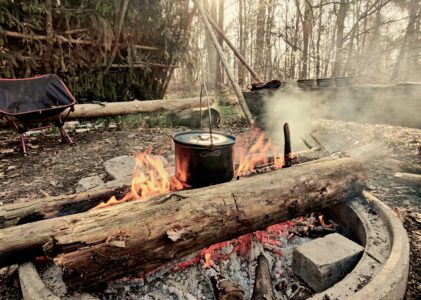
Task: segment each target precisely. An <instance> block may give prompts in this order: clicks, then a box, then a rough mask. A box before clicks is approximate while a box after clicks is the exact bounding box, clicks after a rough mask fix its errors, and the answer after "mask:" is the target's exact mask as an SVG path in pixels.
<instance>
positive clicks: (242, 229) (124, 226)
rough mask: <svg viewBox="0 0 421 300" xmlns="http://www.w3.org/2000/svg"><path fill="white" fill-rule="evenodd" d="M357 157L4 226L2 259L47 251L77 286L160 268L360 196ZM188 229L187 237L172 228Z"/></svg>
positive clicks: (70, 284)
mask: <svg viewBox="0 0 421 300" xmlns="http://www.w3.org/2000/svg"><path fill="white" fill-rule="evenodd" d="M366 177H367V175H366V171H365V169H364V168H363V166H362V165H361V164H360V163H359V162H358V161H356V160H353V159H351V158H341V159H335V160H330V161H321V162H311V163H307V164H301V165H298V166H296V167H291V168H288V169H282V170H278V171H274V172H269V173H265V174H261V175H259V176H253V177H250V178H244V179H241V180H238V181H231V182H228V183H224V184H220V185H216V186H211V187H207V188H201V189H193V190H183V191H178V192H176V193H172V194H168V195H165V196H158V197H154V198H151V199H149V200H144V201H135V202H129V203H123V204H120V205H117V206H112V207H108V208H105V209H99V210H91V211H89V212H85V213H81V214H76V215H72V216H65V217H60V218H54V219H49V220H43V221H38V222H35V223H31V224H24V225H19V226H15V227H10V228H6V229H2V230H0V265H1V266H6V265H11V264H14V263H18V262H22V261H27V260H30V259H31V258H33V257H34V256H37V255H40V254H42V253H43V251H42V247H44V251H46V252H47V253H48V255H49V256H50V257H54V261H55V263H56V264H57V265H58V266H59V267H61V268H62V269H63V270H64V280H65V282H66V284H67V285H68V287H69V288H70V289H79V288H83V287H90V286H94V285H98V284H100V283H102V282H106V281H109V280H111V279H114V278H120V277H122V276H124V275H126V274H131V273H137V272H140V271H148V270H153V269H155V268H157V267H159V266H161V265H163V264H165V263H167V262H169V261H172V260H174V259H178V258H181V257H184V256H186V255H188V254H190V253H193V252H194V251H197V250H200V249H203V248H204V247H208V246H210V245H213V244H216V243H219V242H222V241H226V240H230V239H232V238H234V237H237V236H240V235H243V234H246V233H250V232H254V231H256V230H259V229H264V228H266V227H267V226H269V225H272V224H276V223H279V222H282V221H285V220H289V219H292V218H294V217H298V216H300V215H303V214H306V213H309V212H311V211H317V210H320V209H322V208H324V207H328V206H330V205H332V204H334V203H338V202H341V201H346V200H349V199H353V198H355V197H357V196H359V195H360V194H361V193H362V189H363V188H364V186H365V180H366ZM174 230H176V231H179V232H180V235H179V236H180V239H176V240H174V239H170V238H169V236H168V233H169V232H170V231H171V232H174Z"/></svg>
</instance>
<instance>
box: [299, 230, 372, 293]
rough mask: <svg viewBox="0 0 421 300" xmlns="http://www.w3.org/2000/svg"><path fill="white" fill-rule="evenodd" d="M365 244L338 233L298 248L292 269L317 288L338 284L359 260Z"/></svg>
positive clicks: (324, 288)
mask: <svg viewBox="0 0 421 300" xmlns="http://www.w3.org/2000/svg"><path fill="white" fill-rule="evenodd" d="M363 252H364V248H363V247H362V246H360V245H358V244H357V243H355V242H353V241H351V240H349V239H347V238H346V237H344V236H342V235H340V234H338V233H334V234H329V235H327V236H325V237H323V238H318V239H315V240H312V241H310V242H308V243H305V244H303V245H300V246H298V247H297V248H295V249H294V253H293V261H292V270H293V272H294V273H295V274H296V275H297V276H298V277H300V278H301V279H303V280H304V281H305V282H306V283H307V284H308V285H309V286H310V287H311V288H312V289H314V290H315V291H316V292H321V291H324V290H326V289H327V288H329V287H331V286H332V285H334V284H335V283H336V282H338V281H339V280H341V279H342V278H343V277H344V276H345V275H346V274H348V273H349V272H350V271H351V270H352V269H353V268H354V267H355V265H356V264H357V263H358V261H359V259H360V257H361V255H362V253H363Z"/></svg>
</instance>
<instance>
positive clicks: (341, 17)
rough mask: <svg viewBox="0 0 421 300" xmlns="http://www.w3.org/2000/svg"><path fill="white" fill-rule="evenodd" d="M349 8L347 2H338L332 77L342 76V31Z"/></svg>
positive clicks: (346, 0) (343, 40) (345, 0)
mask: <svg viewBox="0 0 421 300" xmlns="http://www.w3.org/2000/svg"><path fill="white" fill-rule="evenodd" d="M348 8H349V0H340V4H339V11H338V17H337V21H336V26H337V28H336V56H335V64H334V66H333V77H340V76H341V74H342V64H343V46H344V42H345V39H344V29H345V18H346V15H347V12H348Z"/></svg>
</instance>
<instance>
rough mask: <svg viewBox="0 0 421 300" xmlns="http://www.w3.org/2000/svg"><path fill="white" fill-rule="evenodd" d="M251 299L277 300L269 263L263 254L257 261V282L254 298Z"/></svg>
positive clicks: (255, 283)
mask: <svg viewBox="0 0 421 300" xmlns="http://www.w3.org/2000/svg"><path fill="white" fill-rule="evenodd" d="M251 299H252V300H261V299H266V300H275V294H274V292H273V286H272V277H271V276H270V270H269V263H268V261H267V259H266V258H265V257H264V256H263V255H262V254H261V255H260V256H259V258H258V259H257V269H256V281H255V282H254V290H253V296H252V297H251Z"/></svg>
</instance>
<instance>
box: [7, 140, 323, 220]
mask: <svg viewBox="0 0 421 300" xmlns="http://www.w3.org/2000/svg"><path fill="white" fill-rule="evenodd" d="M323 155H324V152H322V151H321V150H319V149H317V148H313V149H312V150H308V151H303V152H298V153H296V154H295V156H294V158H293V159H292V164H299V163H305V162H309V161H314V160H317V159H320V158H322V157H323ZM273 163H274V162H273V157H272V158H271V157H269V158H268V163H267V164H266V165H262V166H260V165H257V166H256V168H255V169H256V171H259V170H260V169H262V168H265V167H267V166H269V169H270V165H271V164H272V165H273ZM256 173H258V172H256ZM260 173H261V172H260ZM125 189H126V187H124V186H122V187H121V188H117V189H116V188H107V189H103V190H98V191H88V192H83V193H78V194H72V195H61V196H55V197H46V198H39V199H33V200H28V201H24V202H18V203H13V204H7V205H4V206H0V228H6V227H10V226H15V225H20V224H25V223H31V222H35V221H40V220H44V219H50V218H56V217H62V216H67V215H71V214H77V213H81V212H85V211H87V210H89V209H91V208H93V207H95V206H97V205H98V204H100V203H102V202H106V201H107V200H108V199H110V197H111V196H116V197H117V198H122V197H121V195H122V193H123V192H124V191H125Z"/></svg>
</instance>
